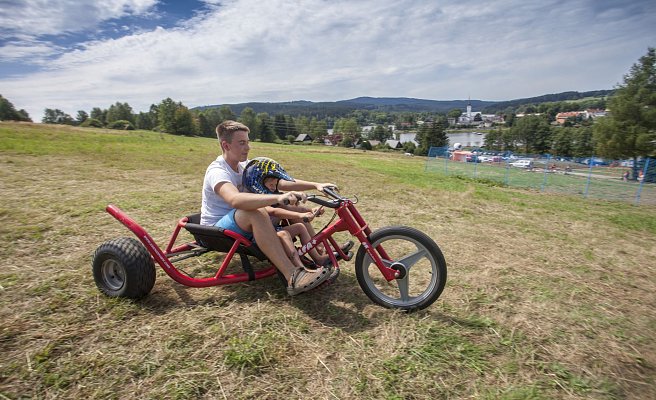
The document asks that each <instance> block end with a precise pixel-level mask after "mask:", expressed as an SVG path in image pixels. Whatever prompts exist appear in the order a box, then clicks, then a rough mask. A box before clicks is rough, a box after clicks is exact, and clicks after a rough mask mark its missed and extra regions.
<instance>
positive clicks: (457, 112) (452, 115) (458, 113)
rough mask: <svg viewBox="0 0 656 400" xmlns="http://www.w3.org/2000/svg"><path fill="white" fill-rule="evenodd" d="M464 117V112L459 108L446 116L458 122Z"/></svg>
mask: <svg viewBox="0 0 656 400" xmlns="http://www.w3.org/2000/svg"><path fill="white" fill-rule="evenodd" d="M461 115H462V110H461V109H459V108H454V109H453V110H451V111H449V112H448V113H447V114H446V116H447V118H455V119H456V120H457V119H458V118H460V116H461Z"/></svg>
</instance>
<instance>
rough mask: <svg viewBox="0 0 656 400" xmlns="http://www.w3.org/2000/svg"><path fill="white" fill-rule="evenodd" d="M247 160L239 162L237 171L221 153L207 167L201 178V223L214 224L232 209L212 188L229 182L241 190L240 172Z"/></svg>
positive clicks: (242, 170)
mask: <svg viewBox="0 0 656 400" xmlns="http://www.w3.org/2000/svg"><path fill="white" fill-rule="evenodd" d="M248 161H249V160H246V161H243V162H240V163H239V166H238V169H239V171H235V170H233V169H232V168H231V167H230V165H228V163H227V162H226V160H225V159H224V158H223V154H222V155H220V156H218V157H217V158H216V160H214V161H212V163H211V164H210V165H209V166H208V167H207V171H205V179H203V203H202V205H201V208H200V223H201V225H214V224H216V223H217V222H218V221H219V220H220V219H221V218H222V217H223V216H224V215H226V214H227V213H229V212H230V210H232V207H230V206H229V205H228V203H226V202H225V200H223V198H222V197H221V196H219V195H218V194H216V192H214V188H215V187H216V185H218V184H219V183H222V182H230V183H232V184H233V185H235V187H236V188H237V190H239V191H240V192H243V191H244V188H243V186H242V183H241V181H242V174H243V173H244V168H245V167H246V165H247V164H248Z"/></svg>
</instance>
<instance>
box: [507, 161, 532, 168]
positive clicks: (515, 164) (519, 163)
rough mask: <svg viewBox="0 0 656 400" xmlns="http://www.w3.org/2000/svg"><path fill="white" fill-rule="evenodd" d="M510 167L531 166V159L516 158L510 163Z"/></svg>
mask: <svg viewBox="0 0 656 400" xmlns="http://www.w3.org/2000/svg"><path fill="white" fill-rule="evenodd" d="M510 166H511V167H517V168H533V161H531V160H517V161H513V162H511V163H510Z"/></svg>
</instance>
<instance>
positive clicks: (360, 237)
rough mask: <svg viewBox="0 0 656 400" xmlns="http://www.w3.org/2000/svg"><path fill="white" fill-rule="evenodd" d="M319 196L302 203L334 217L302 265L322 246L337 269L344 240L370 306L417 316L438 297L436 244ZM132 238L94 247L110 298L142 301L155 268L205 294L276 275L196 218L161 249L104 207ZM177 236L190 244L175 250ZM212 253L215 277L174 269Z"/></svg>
mask: <svg viewBox="0 0 656 400" xmlns="http://www.w3.org/2000/svg"><path fill="white" fill-rule="evenodd" d="M324 193H325V195H320V196H316V195H311V196H308V200H309V201H311V202H313V203H316V204H319V205H321V206H323V207H326V208H329V209H332V210H334V214H333V217H332V219H331V222H329V223H328V224H326V226H325V227H324V228H323V229H321V230H320V231H319V232H318V233H317V234H316V235H315V236H314V237H313V238H312V240H311V241H310V242H309V243H308V244H306V245H304V246H297V251H298V254H299V256H300V257H301V258H302V259H305V258H307V257H305V255H306V254H307V253H308V252H309V251H310V250H311V249H312V248H314V247H315V246H317V245H318V244H319V243H321V244H323V246H324V248H325V249H326V253H327V254H328V255H329V257H330V259H331V261H332V264H333V266H334V267H335V268H339V261H340V260H345V261H348V260H349V259H350V258H351V256H352V253H345V252H344V251H343V250H342V249H341V248H340V246H338V245H337V243H336V241H335V239H334V238H333V235H334V234H335V233H338V232H348V233H350V234H351V235H352V236H353V237H354V238H355V239H356V240H357V241H358V242H359V243H360V247H359V249H358V251H357V254H356V256H355V274H356V277H357V281H358V284H359V285H360V287H361V288H362V290H363V291H364V292H365V293H366V295H367V296H368V297H369V298H370V299H371V300H372V301H374V302H375V303H377V304H379V305H381V306H383V307H388V308H396V309H401V310H405V311H412V310H417V309H423V308H425V307H428V306H429V305H431V304H432V303H433V302H435V300H437V298H438V297H439V296H440V294H441V293H442V290H444V285H445V284H446V277H447V268H446V261H445V260H444V256H443V255H442V252H441V250H440V248H439V247H438V245H437V244H436V243H435V242H434V241H433V240H432V239H431V238H430V237H429V236H427V235H426V234H424V233H423V232H421V231H419V230H417V229H414V228H411V227H407V226H389V227H385V228H380V229H378V230H376V231H373V232H372V231H371V228H370V227H369V225H368V224H367V223H366V222H365V221H364V219H363V218H362V216H361V215H360V213H359V212H358V210H357V209H356V207H355V204H356V203H357V197H355V198H354V200H352V199H350V198H346V197H342V196H341V195H339V194H338V193H336V192H335V191H333V190H331V189H326V190H324ZM106 210H107V212H108V213H110V214H111V215H112V216H113V217H114V218H116V219H117V220H119V221H120V222H121V223H122V224H123V225H125V226H126V227H127V228H128V229H129V230H131V231H132V233H134V234H135V235H136V237H137V239H138V240H137V239H135V238H130V237H122V238H118V239H113V240H109V241H107V242H105V243H103V244H102V245H100V246H99V247H98V248H97V249H96V251H95V254H94V256H93V261H92V269H93V275H94V280H95V282H96V285H97V286H98V288H99V289H100V291H101V292H103V293H104V294H106V295H108V296H111V297H126V298H132V299H138V298H142V297H144V296H146V295H147V294H148V293H149V292H150V290H151V289H152V288H153V286H154V284H155V263H154V262H155V261H156V262H157V263H158V264H159V265H160V267H162V269H163V270H164V272H166V274H167V275H168V276H170V277H171V278H173V279H174V280H175V281H176V282H178V283H180V284H182V285H186V286H192V287H208V286H217V285H225V284H231V283H238V282H245V281H252V280H256V279H262V278H266V277H270V276H273V275H276V274H277V269H276V268H275V266H273V264H271V263H270V262H269V263H268V266H267V267H265V268H260V269H255V268H253V265H252V263H251V261H250V260H249V257H251V258H255V259H257V260H262V261H268V260H267V257H266V256H265V255H264V254H263V253H262V251H260V249H259V248H258V247H257V245H256V244H254V243H252V242H251V241H249V240H248V239H246V238H245V237H243V236H242V235H239V234H237V233H235V232H232V231H230V230H227V229H222V228H218V227H215V226H205V225H200V214H194V215H189V216H186V217H183V218H181V219H180V220H179V221H178V223H177V225H176V227H175V230H174V231H173V234H172V236H171V239H170V240H169V243H168V245H167V246H166V248H165V249H164V250H162V249H161V248H160V247H159V246H157V244H155V242H154V241H153V239H152V237H151V236H150V235H149V234H148V233H147V232H146V230H145V229H144V228H142V227H141V226H140V225H139V224H137V223H136V222H135V221H134V220H133V219H131V218H130V217H129V216H128V215H127V214H126V213H124V212H123V211H122V210H120V209H119V208H118V207H116V206H115V205H111V204H110V205H108V206H107V208H106ZM182 229H185V230H186V231H188V232H189V233H190V234H191V235H192V236H193V237H194V241H192V242H188V243H185V244H182V245H178V246H176V241H177V240H178V235H179V233H180V231H181V230H182ZM210 251H215V252H222V253H226V256H225V257H224V258H223V261H222V262H221V265H219V267H218V270H217V271H216V273H215V274H214V275H213V276H208V277H202V278H199V277H192V276H191V275H189V274H187V273H185V272H184V271H182V269H180V268H176V266H175V264H176V263H178V262H179V261H181V260H184V259H187V258H190V257H196V256H200V255H201V254H204V253H207V252H210ZM235 254H238V255H239V257H240V258H241V264H242V267H243V270H244V271H243V272H238V273H229V271H228V266H229V265H230V262H231V261H232V259H233V257H234V255H235Z"/></svg>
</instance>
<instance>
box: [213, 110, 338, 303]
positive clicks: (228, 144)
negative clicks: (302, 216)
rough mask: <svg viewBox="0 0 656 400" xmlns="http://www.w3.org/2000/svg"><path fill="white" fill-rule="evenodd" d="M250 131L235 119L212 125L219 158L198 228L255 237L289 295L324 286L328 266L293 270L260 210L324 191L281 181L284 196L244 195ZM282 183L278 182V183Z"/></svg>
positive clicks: (299, 182)
mask: <svg viewBox="0 0 656 400" xmlns="http://www.w3.org/2000/svg"><path fill="white" fill-rule="evenodd" d="M249 133H250V130H249V129H248V127H247V126H246V125H243V124H241V123H239V122H235V121H224V122H223V123H221V124H220V125H219V126H217V127H216V135H217V138H218V140H219V144H220V146H221V151H222V154H221V155H220V156H219V157H217V159H216V160H215V161H214V162H212V163H211V164H210V165H209V166H208V167H207V170H206V172H205V179H204V181H203V202H202V206H201V224H203V225H216V226H220V227H222V228H225V229H229V230H231V231H234V232H237V233H239V234H241V235H244V236H245V237H246V238H248V239H252V238H254V239H255V242H256V243H257V245H258V247H259V248H260V250H262V252H263V253H264V254H265V255H266V256H267V257H268V258H269V260H271V262H272V263H273V265H275V266H276V268H278V269H279V270H280V272H282V274H283V275H284V276H285V278H287V283H288V286H287V292H288V293H289V294H290V295H296V294H299V293H302V292H305V291H308V290H310V289H313V288H315V287H317V286H319V285H320V284H321V283H323V282H324V281H325V280H326V279H328V277H329V276H330V273H331V271H332V267H331V266H328V267H321V268H318V269H316V270H308V269H305V268H297V267H295V266H294V264H293V263H292V261H291V260H290V259H289V257H288V256H287V253H286V251H285V249H284V248H283V246H282V244H281V243H280V240H279V239H278V236H277V235H276V231H275V229H274V228H273V225H272V224H271V220H270V219H269V215H268V214H267V212H266V210H265V209H264V207H266V206H270V205H273V204H284V203H288V204H291V205H294V204H297V203H298V202H299V199H300V201H302V202H305V199H306V198H307V196H306V195H305V193H303V192H297V190H298V191H302V190H309V189H316V190H318V191H322V190H323V188H324V186H335V185H332V184H320V183H315V182H306V181H302V180H298V179H297V180H296V181H295V182H285V183H284V184H283V186H284V187H281V189H284V190H285V191H287V192H286V193H283V194H269V195H260V194H253V193H244V192H243V191H242V189H243V188H242V174H243V171H244V167H245V166H246V164H247V163H248V152H249V151H250V141H249V138H248V134H249ZM281 183H282V182H281Z"/></svg>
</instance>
